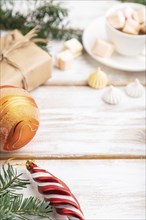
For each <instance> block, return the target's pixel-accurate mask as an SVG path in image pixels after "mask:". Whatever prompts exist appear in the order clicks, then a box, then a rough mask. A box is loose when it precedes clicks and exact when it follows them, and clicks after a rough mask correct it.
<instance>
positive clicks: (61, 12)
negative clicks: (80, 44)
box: [0, 0, 82, 40]
mask: <svg viewBox="0 0 146 220" xmlns="http://www.w3.org/2000/svg"><path fill="white" fill-rule="evenodd" d="M15 2H16V1H15V0H7V1H5V0H1V5H0V21H1V22H0V28H1V30H10V29H16V28H17V29H19V30H20V31H21V32H22V33H23V34H26V33H27V32H28V31H30V29H32V28H34V27H35V26H38V27H39V28H40V30H39V33H38V37H42V38H48V37H49V38H54V39H65V40H66V39H69V38H71V37H76V38H77V39H79V40H81V36H82V30H79V29H73V28H70V27H69V21H68V14H69V11H68V9H66V8H65V7H63V6H62V4H60V3H57V2H56V1H53V0H41V1H39V0H34V2H35V5H36V8H35V9H32V10H31V11H30V10H28V13H27V14H25V15H24V14H22V13H20V12H19V11H18V12H15V7H14V6H15ZM26 4H27V8H29V4H30V0H27V1H26Z"/></svg>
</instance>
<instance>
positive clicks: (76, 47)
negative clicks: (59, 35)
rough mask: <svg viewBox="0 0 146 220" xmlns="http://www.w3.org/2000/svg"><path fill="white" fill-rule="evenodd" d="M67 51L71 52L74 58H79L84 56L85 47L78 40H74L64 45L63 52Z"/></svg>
mask: <svg viewBox="0 0 146 220" xmlns="http://www.w3.org/2000/svg"><path fill="white" fill-rule="evenodd" d="M66 49H68V50H70V51H71V53H72V54H73V56H74V57H78V56H80V55H81V54H82V50H83V46H82V44H81V43H80V42H79V41H78V40H77V39H75V38H72V39H71V40H68V41H66V42H65V43H64V47H63V50H66Z"/></svg>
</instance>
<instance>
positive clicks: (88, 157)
mask: <svg viewBox="0 0 146 220" xmlns="http://www.w3.org/2000/svg"><path fill="white" fill-rule="evenodd" d="M10 158H13V159H14V160H28V159H32V160H33V159H35V160H117V159H119V160H124V159H130V160H133V159H134V160H135V159H138V160H139V159H146V155H70V156H66V155H62V156H61V155H59V156H55V155H54V156H35V157H32V156H28V155H22V156H17V155H13V154H11V155H0V160H8V159H10Z"/></svg>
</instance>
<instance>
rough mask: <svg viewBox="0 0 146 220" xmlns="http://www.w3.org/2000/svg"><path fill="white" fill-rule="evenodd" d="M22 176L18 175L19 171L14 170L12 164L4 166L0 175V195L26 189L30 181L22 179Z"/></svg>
mask: <svg viewBox="0 0 146 220" xmlns="http://www.w3.org/2000/svg"><path fill="white" fill-rule="evenodd" d="M21 176H22V174H17V171H16V170H14V169H13V167H12V166H11V165H10V164H8V165H7V167H6V165H5V166H2V168H1V173H0V195H1V194H4V193H6V192H12V191H14V190H17V189H22V188H26V187H27V185H28V184H29V181H28V180H25V179H22V178H21Z"/></svg>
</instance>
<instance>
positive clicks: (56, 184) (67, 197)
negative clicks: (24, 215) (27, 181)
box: [26, 160, 85, 220]
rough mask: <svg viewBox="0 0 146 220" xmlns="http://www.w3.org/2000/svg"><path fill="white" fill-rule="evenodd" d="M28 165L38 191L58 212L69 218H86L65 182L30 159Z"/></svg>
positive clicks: (82, 219)
mask: <svg viewBox="0 0 146 220" xmlns="http://www.w3.org/2000/svg"><path fill="white" fill-rule="evenodd" d="M26 167H27V169H28V170H29V172H30V173H31V175H32V178H33V180H34V181H35V182H36V184H37V186H38V191H39V192H40V193H41V194H43V195H44V198H45V200H46V201H49V202H50V204H51V205H52V207H54V208H55V209H56V212H57V213H58V214H60V215H62V216H66V217H68V219H69V220H85V218H84V216H83V212H82V210H81V207H80V205H79V202H78V201H77V199H76V198H75V196H74V195H73V194H72V192H71V191H70V189H69V188H68V186H67V185H66V184H65V183H64V182H62V181H61V180H60V179H58V178H57V177H55V176H54V175H52V174H51V173H50V172H48V171H46V170H44V169H41V168H40V167H38V166H37V165H36V164H34V163H33V162H32V161H30V160H28V161H27V162H26Z"/></svg>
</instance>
